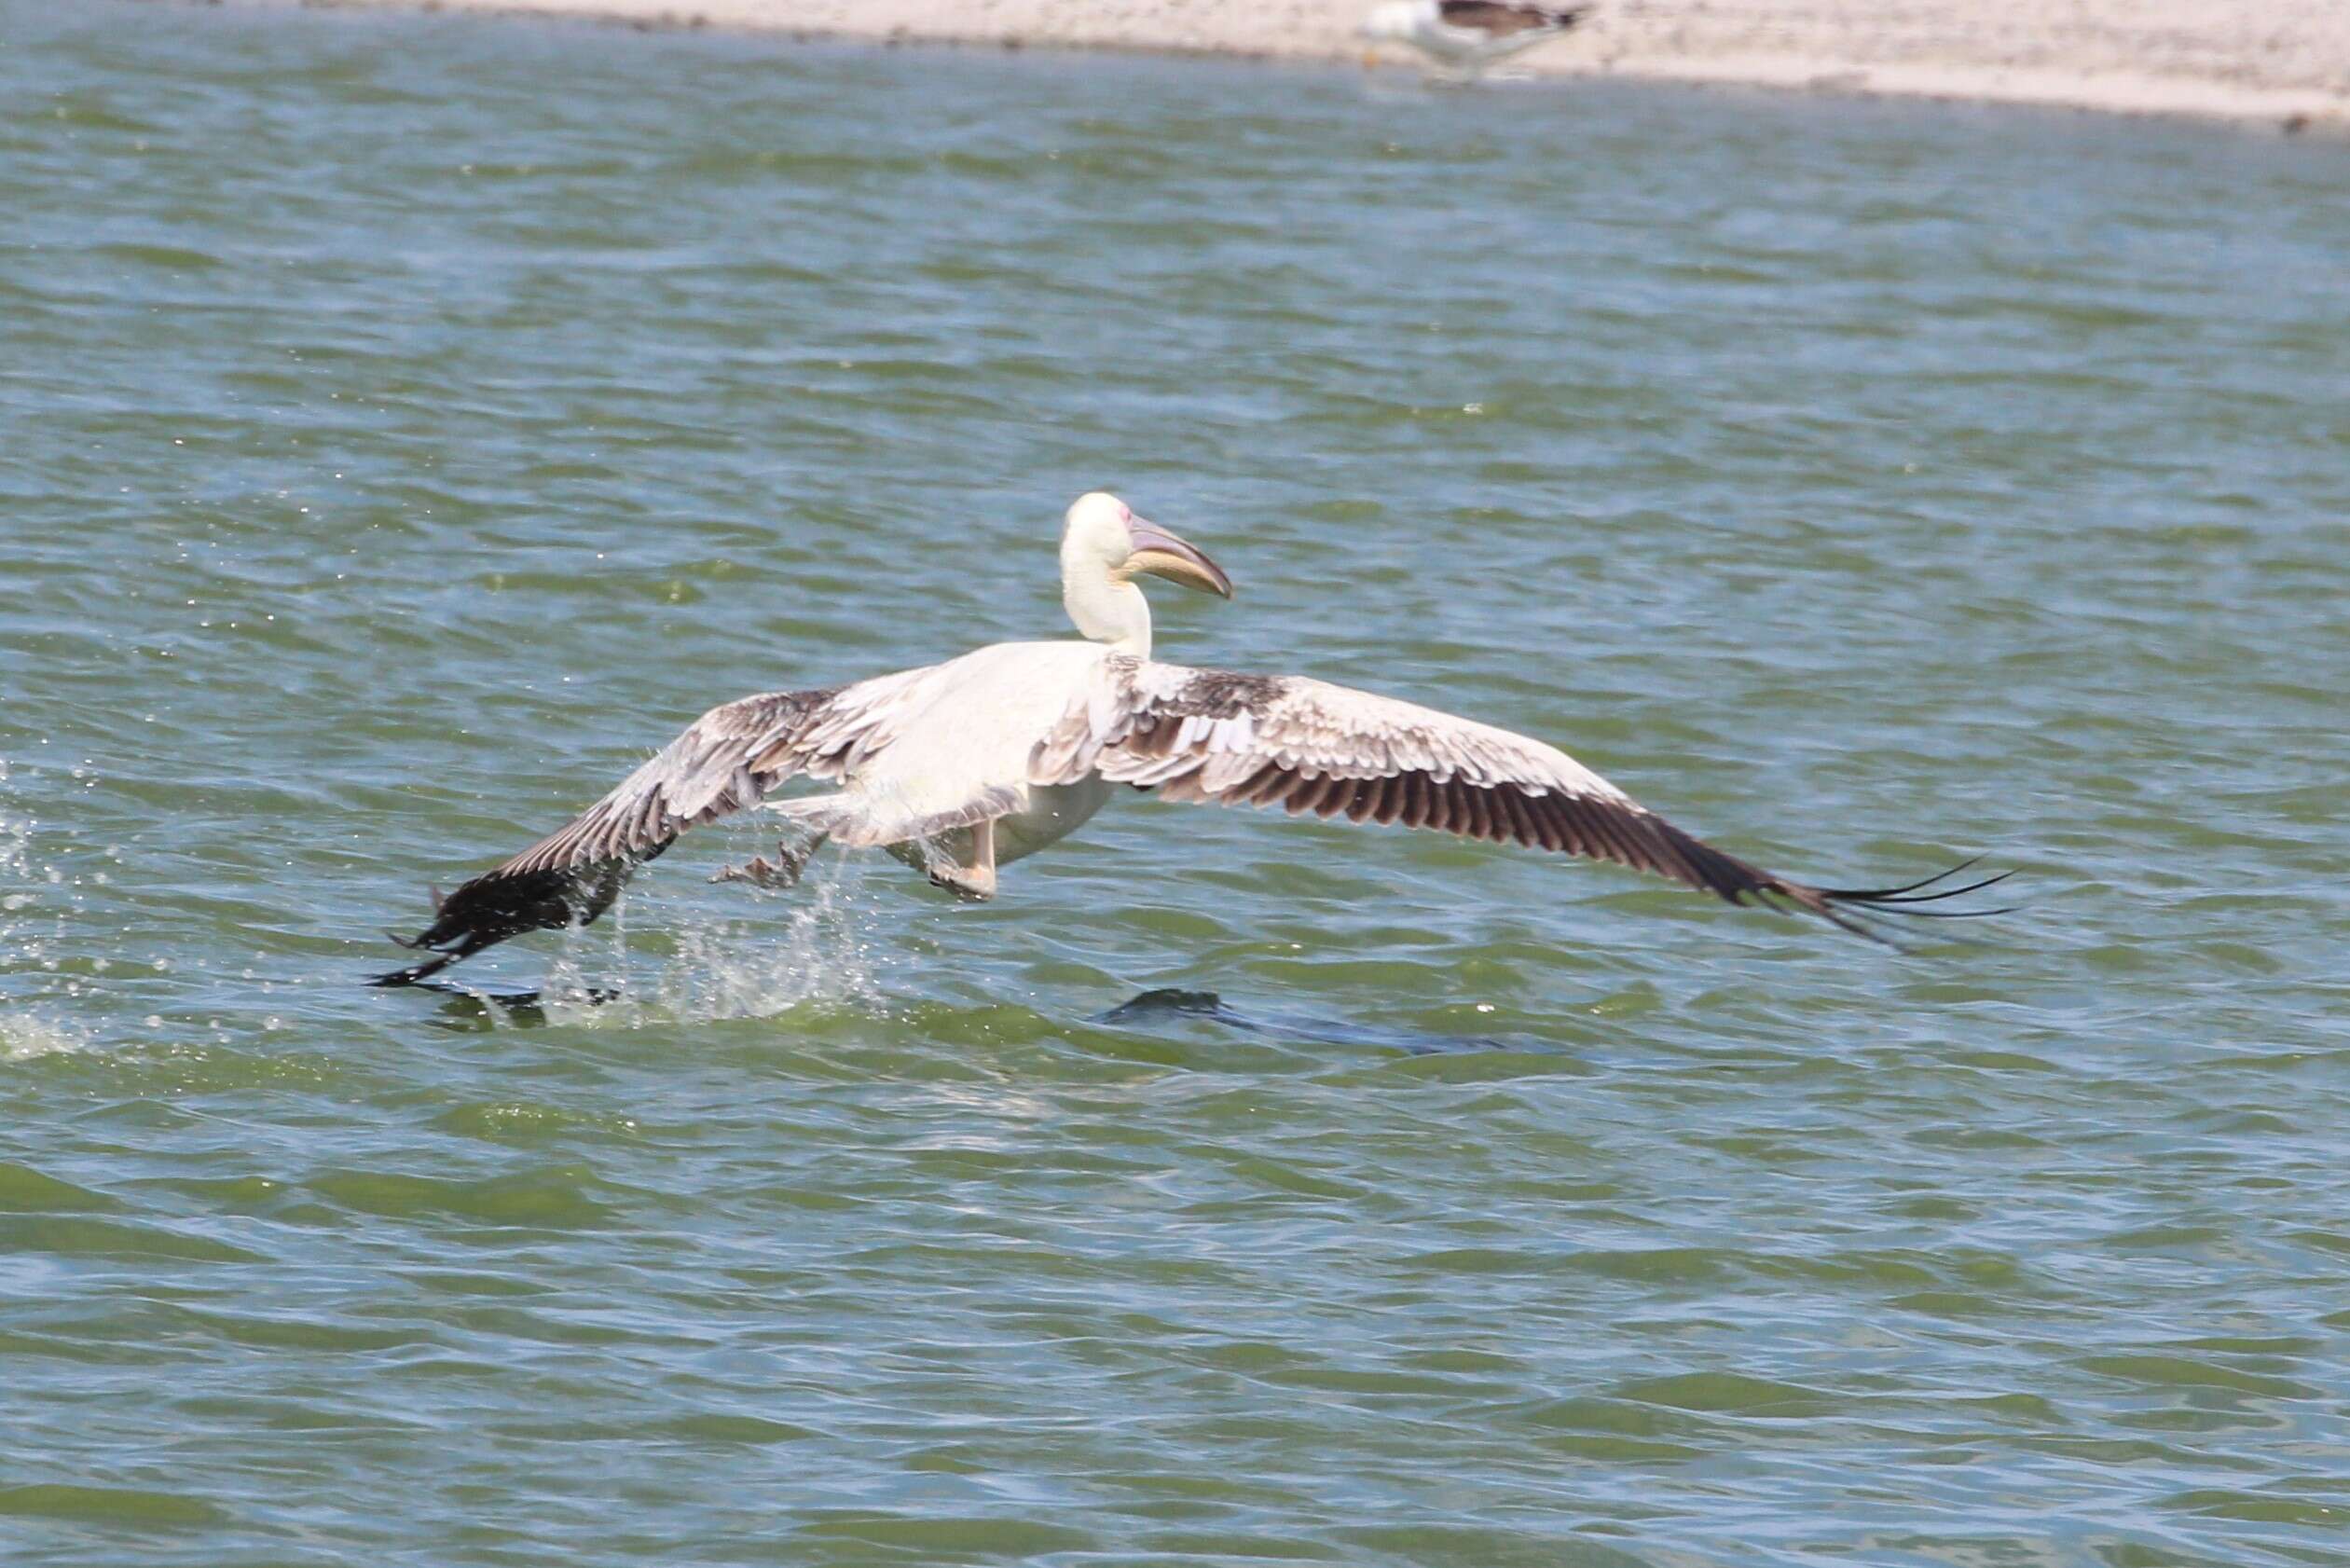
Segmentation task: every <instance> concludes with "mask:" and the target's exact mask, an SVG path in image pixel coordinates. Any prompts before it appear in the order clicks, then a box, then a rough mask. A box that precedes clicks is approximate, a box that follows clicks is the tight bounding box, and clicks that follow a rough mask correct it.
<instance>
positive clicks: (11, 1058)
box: [0, 1011, 89, 1062]
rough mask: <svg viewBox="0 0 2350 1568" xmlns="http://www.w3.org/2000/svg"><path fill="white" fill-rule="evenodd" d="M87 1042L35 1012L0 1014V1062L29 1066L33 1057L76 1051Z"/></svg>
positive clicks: (70, 1028) (78, 1035)
mask: <svg viewBox="0 0 2350 1568" xmlns="http://www.w3.org/2000/svg"><path fill="white" fill-rule="evenodd" d="M88 1044H89V1037H88V1036H87V1035H84V1034H82V1033H81V1032H80V1031H79V1030H77V1029H74V1028H72V1027H69V1026H68V1025H63V1024H60V1023H58V1022H57V1021H56V1020H55V1019H52V1018H47V1017H44V1016H42V1015H41V1014H40V1013H37V1012H30V1011H26V1012H0V1062H29V1061H31V1060H32V1059H33V1058H34V1057H36V1056H53V1055H56V1054H57V1053H58V1052H65V1051H79V1050H80V1049H81V1048H82V1047H83V1046H85V1045H88Z"/></svg>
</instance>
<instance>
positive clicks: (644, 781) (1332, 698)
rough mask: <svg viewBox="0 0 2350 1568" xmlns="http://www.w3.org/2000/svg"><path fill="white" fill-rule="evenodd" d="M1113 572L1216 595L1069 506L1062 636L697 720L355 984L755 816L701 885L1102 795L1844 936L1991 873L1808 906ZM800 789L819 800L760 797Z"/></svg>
mask: <svg viewBox="0 0 2350 1568" xmlns="http://www.w3.org/2000/svg"><path fill="white" fill-rule="evenodd" d="M1138 575H1147V576H1152V577H1160V578H1164V579H1166V580H1167V581H1169V582H1173V583H1178V584H1181V585H1185V586H1187V587H1190V588H1196V589H1201V590H1203V591H1205V592H1208V593H1212V594H1216V595H1218V596H1219V597H1221V598H1231V597H1232V584H1231V579H1230V578H1228V577H1227V576H1225V575H1224V571H1223V569H1222V568H1220V567H1218V566H1217V565H1216V563H1215V562H1214V561H1212V560H1210V559H1209V558H1208V557H1206V556H1205V555H1203V554H1202V553H1201V551H1200V550H1199V549H1198V548H1197V547H1196V546H1194V545H1191V544H1189V543H1185V542H1184V541H1183V540H1181V539H1178V538H1177V537H1175V535H1174V534H1173V533H1170V532H1168V531H1167V530H1165V529H1162V528H1160V527H1159V526H1158V525H1156V524H1154V523H1151V522H1148V521H1146V520H1145V519H1143V518H1141V517H1138V516H1135V515H1134V511H1133V509H1132V508H1130V507H1129V506H1128V505H1127V504H1126V503H1125V502H1122V501H1120V500H1119V499H1118V498H1117V497H1116V496H1114V495H1107V494H1104V493H1103V492H1100V491H1095V492H1094V493H1093V494H1091V495H1086V496H1081V497H1079V500H1078V501H1077V502H1076V503H1075V504H1074V505H1072V506H1071V507H1070V508H1069V510H1068V514H1067V516H1066V517H1065V520H1064V525H1063V528H1062V533H1061V602H1062V605H1063V606H1064V607H1065V609H1066V610H1067V612H1068V615H1069V619H1070V620H1071V621H1072V622H1073V623H1075V625H1076V626H1077V629H1078V630H1079V633H1081V634H1082V640H1075V641H1059V642H999V643H996V644H995V645H993V646H991V647H986V648H981V649H978V650H976V651H975V652H972V653H966V654H964V655H963V656H962V657H960V658H955V659H949V660H948V661H947V662H946V663H944V664H939V665H930V666H928V667H924V668H921V669H910V670H905V671H903V672H901V673H900V674H896V675H883V676H878V677H875V678H874V679H873V680H870V681H858V682H857V683H856V684H854V685H849V686H839V687H831V688H827V689H823V690H817V691H802V692H776V693H772V694H770V695H764V696H751V697H744V698H742V699H741V700H740V701H737V702H730V703H727V704H725V705H724V706H722V707H719V708H711V709H710V710H709V711H708V713H705V714H703V715H702V716H701V717H700V718H699V719H696V720H695V721H694V722H693V723H691V724H689V725H687V726H686V729H685V733H684V734H683V735H680V736H678V737H677V739H675V740H673V741H671V742H670V743H669V744H668V745H667V747H666V748H664V749H663V750H661V751H660V752H659V753H658V754H657V755H655V756H654V757H653V759H652V760H651V761H649V762H647V763H645V764H644V765H643V766H641V767H639V768H638V769H637V771H636V772H634V773H632V774H630V775H629V776H628V777H626V778H625V779H624V780H622V782H621V783H620V785H619V787H618V788H616V789H614V790H613V791H612V792H611V793H610V794H608V795H606V796H605V797H604V798H603V799H602V800H600V801H598V802H597V803H596V804H595V805H592V806H590V807H588V808H587V810H586V811H585V812H584V813H582V814H581V815H580V816H579V817H578V818H576V819H574V820H573V821H572V822H571V823H570V825H569V826H567V827H565V828H563V829H561V830H560V831H558V832H555V833H554V834H552V835H550V836H549V837H547V838H544V839H542V840H541V841H540V842H539V843H537V844H535V845H533V846H530V847H529V848H528V849H526V850H524V851H523V852H522V853H521V854H519V855H516V856H515V857H514V858H513V859H512V860H507V861H505V862H504V863H503V864H502V865H499V866H496V867H494V868H492V869H491V870H489V871H487V872H485V873H482V874H481V875H479V876H476V877H474V879H473V880H472V881H470V882H468V883H466V884H465V885H464V886H463V887H460V888H458V889H457V891H456V892H454V893H452V894H450V895H449V896H448V897H447V898H446V899H438V900H437V901H436V907H435V911H434V916H433V923H432V924H431V925H430V926H428V927H426V928H424V930H423V931H422V932H421V933H419V935H418V936H416V937H415V938H414V939H413V940H410V941H407V942H405V943H404V945H406V946H409V947H414V948H419V949H424V950H428V951H430V952H431V953H432V954H433V956H432V957H431V958H428V959H426V960H425V961H423V962H422V963H419V964H417V965H415V966H414V967H412V968H409V969H405V970H397V971H395V972H393V973H391V974H387V975H384V976H382V977H381V978H380V979H379V980H378V982H377V983H378V984H382V985H409V984H414V983H417V982H418V981H420V980H425V979H428V978H429V977H431V976H432V975H433V974H436V973H438V972H439V971H440V970H444V969H446V968H447V967H448V966H449V965H450V964H453V963H456V962H457V961H458V960H460V959H462V958H467V957H471V956H473V955H474V954H476V953H478V952H480V951H481V950H482V949H484V948H486V947H488V946H491V945H493V944H494V943H497V942H503V941H504V940H506V939H507V938H508V937H513V936H519V935H521V934H523V933H524V932H526V931H534V930H544V929H556V928H562V927H566V926H574V925H585V924H586V923H588V922H589V921H591V920H594V919H595V918H596V917H597V916H598V915H601V914H603V912H604V911H605V910H606V909H608V908H610V907H611V905H612V901H613V900H614V899H615V898H617V897H619V895H620V890H621V887H622V886H623V885H624V884H625V883H626V881H627V880H628V877H629V875H630V873H633V872H634V871H635V870H636V868H637V867H638V866H639V865H641V864H643V863H644V862H645V861H647V860H653V859H654V858H655V857H657V856H659V855H661V854H662V853H664V852H665V851H666V850H667V849H668V847H669V846H670V845H671V844H672V843H673V842H674V841H675V840H676V839H677V836H678V835H679V834H680V833H681V832H685V830H686V829H688V828H692V827H698V826H700V825H701V824H703V823H705V822H714V821H716V820H717V819H718V818H721V817H725V816H729V815H731V814H733V813H735V812H736V811H740V810H743V809H745V808H746V807H749V806H753V805H763V804H764V805H768V807H769V809H772V810H775V811H777V812H779V813H781V814H782V815H783V817H784V818H786V819H787V820H789V821H790V822H791V823H793V824H795V826H796V829H797V832H796V833H795V835H794V837H795V839H796V843H795V845H794V846H792V847H790V848H786V849H781V850H779V851H778V854H779V855H780V857H781V859H780V860H779V861H770V860H766V859H764V858H761V859H758V860H752V861H751V862H749V864H748V865H745V866H739V867H735V868H733V869H731V870H729V871H725V872H721V873H719V875H718V876H717V877H716V878H714V880H719V881H728V880H735V879H743V880H750V881H757V882H763V883H768V884H782V885H786V886H788V885H790V883H791V882H793V881H795V880H797V878H798V875H799V872H800V868H801V866H803V865H804V863H805V862H806V860H807V858H808V856H809V855H810V854H812V853H814V851H815V849H816V847H817V846H818V845H821V844H823V843H824V842H825V841H827V840H828V839H829V840H831V841H833V842H836V843H839V844H842V845H845V846H859V847H867V846H870V847H879V848H885V849H887V850H889V851H890V852H891V853H893V854H895V855H897V856H898V858H899V859H900V860H906V861H908V862H909V863H911V864H914V865H916V866H918V867H920V868H921V869H923V870H925V871H927V872H928V873H929V876H930V879H931V880H932V881H933V882H935V883H937V884H939V885H940V886H941V887H949V888H952V889H954V890H955V891H956V892H958V893H960V894H962V895H964V896H966V897H969V898H973V899H985V898H990V897H993V896H994V894H995V892H996V873H997V871H998V869H999V868H1000V867H1003V866H1006V865H1009V864H1010V863H1011V862H1013V861H1015V860H1020V859H1022V858H1023V857H1024V856H1027V855H1031V854H1033V853H1035V852H1036V851H1037V850H1038V849H1042V848H1044V847H1045V846H1047V845H1050V844H1052V843H1054V842H1055V841H1056V840H1059V839H1061V838H1063V837H1065V836H1066V835H1067V834H1068V833H1070V832H1073V831H1074V830H1076V829H1077V828H1078V827H1079V826H1080V825H1081V824H1083V823H1084V822H1085V820H1086V819H1087V818H1091V817H1092V816H1093V814H1094V813H1095V812H1096V811H1099V810H1100V809H1101V808H1102V805H1104V803H1105V802H1106V801H1107V800H1108V799H1109V798H1110V795H1111V794H1112V793H1113V792H1114V788H1115V786H1117V785H1120V784H1125V785H1131V786H1133V787H1134V789H1137V790H1145V791H1156V792H1157V794H1158V795H1159V797H1160V798H1161V800H1169V801H1189V802H1205V803H1209V804H1213V805H1282V806H1284V807H1285V808H1286V809H1287V810H1288V811H1289V812H1290V814H1291V815H1293V816H1294V815H1296V814H1298V813H1299V812H1305V811H1311V812H1312V813H1314V814H1315V815H1316V816H1319V817H1338V816H1343V817H1345V818H1347V819H1348V820H1349V821H1353V822H1364V821H1377V822H1382V823H1388V822H1400V823H1403V824H1404V825H1406V826H1408V827H1414V828H1436V829H1439V830H1441V831H1443V832H1451V833H1457V834H1460V835H1462V836H1464V837H1467V838H1477V839H1485V840H1489V841H1491V842H1494V843H1517V844H1522V845H1526V846H1531V847H1534V848H1540V849H1551V850H1560V851H1563V852H1565V853H1567V854H1571V855H1580V856H1585V857H1587V858H1589V859H1593V860H1613V861H1615V863H1616V864H1618V865H1624V866H1630V867H1634V868H1636V869H1638V870H1641V871H1648V872H1655V873H1659V874H1661V875H1664V876H1669V877H1671V878H1673V879H1674V880H1676V881H1679V882H1682V883H1683V884H1686V885H1687V886H1689V887H1695V888H1697V889H1700V890H1702V891H1705V892H1710V893H1713V894H1716V895H1718V896H1719V897H1721V898H1723V899H1725V900H1727V901H1729V902H1731V903H1743V902H1745V901H1747V900H1748V899H1750V898H1752V899H1753V900H1754V901H1757V902H1760V903H1762V904H1764V905H1766V906H1767V907H1769V908H1772V909H1780V908H1781V907H1782V905H1781V903H1780V901H1782V900H1783V901H1785V902H1786V903H1789V904H1793V905H1794V906H1795V907H1797V908H1799V909H1803V910H1807V911H1808V912H1810V913H1811V914H1814V915H1820V916H1821V917H1822V918H1824V919H1826V920H1829V921H1832V922H1834V923H1835V924H1836V925H1838V926H1840V927H1843V928H1845V929H1847V930H1849V931H1857V932H1860V933H1861V934H1862V935H1869V936H1875V935H1876V933H1874V932H1871V931H1869V930H1868V929H1867V928H1865V927H1864V926H1862V925H1861V924H1860V923H1859V922H1858V920H1857V919H1856V918H1855V917H1856V916H1859V915H1870V914H1890V915H1931V914H1939V913H1944V912H1939V911H1930V910H1921V909H1915V908H1910V907H1907V906H1909V905H1913V904H1917V903H1931V902H1933V901H1938V900H1941V899H1945V898H1949V897H1952V896H1954V895H1955V894H1957V893H1963V892H1971V891H1972V890H1973V888H1975V887H1987V886H1989V884H1990V883H1991V882H1996V881H1998V880H2000V878H1998V877H1992V878H1988V879H1986V881H1983V882H1977V883H1974V884H1972V885H1971V886H1969V887H1957V888H1950V889H1947V890H1945V891H1942V892H1932V893H1928V892H1923V891H1920V889H1922V888H1925V887H1929V886H1931V885H1934V884H1939V883H1941V882H1943V881H1944V879H1945V878H1946V877H1948V876H1950V875H1951V874H1953V872H1955V871H1956V870H1957V869H1958V868H1955V867H1954V868H1953V871H1952V872H1945V873H1942V875H1940V876H1935V877H1930V878H1928V879H1927V880H1926V881H1925V882H1919V883H1913V884H1911V885H1909V886H1908V887H1879V888H1850V887H1812V886H1810V885H1808V884H1807V883H1802V882H1796V881H1793V880H1791V879H1789V878H1786V877H1782V876H1775V875H1773V874H1771V873H1768V872H1766V871H1762V870H1760V869H1758V868H1756V867H1754V866H1752V865H1749V864H1747V863H1746V862H1745V861H1743V860H1738V859H1736V858H1734V857H1732V856H1730V855H1726V854H1724V853H1723V852H1722V851H1721V850H1719V849H1716V848H1714V847H1713V846H1711V845H1708V844H1705V843H1703V842H1702V841H1700V840H1698V839H1696V838H1693V837H1691V836H1690V835H1689V834H1687V833H1685V832H1682V831H1681V830H1680V829H1678V828H1676V827H1674V826H1673V825H1672V824H1671V823H1670V822H1667V821H1666V820H1665V819H1664V818H1661V817H1658V816H1656V815H1655V814H1654V813H1652V812H1650V811H1649V810H1647V809H1646V808H1645V807H1643V806H1642V805H1639V804H1638V803H1636V802H1635V801H1633V800H1632V799H1631V798H1630V797H1629V796H1628V795H1626V794H1625V793H1624V792H1623V791H1620V790H1618V789H1617V788H1615V785H1613V784H1610V783H1609V782H1608V781H1607V780H1606V779H1604V778H1601V777H1600V776H1599V775H1598V774H1595V773H1593V772H1591V771H1590V770H1589V769H1588V768H1586V767H1584V766H1583V765H1582V764H1581V763H1577V762H1576V761H1575V760H1574V758H1572V757H1570V756H1568V755H1567V754H1566V753H1565V752H1563V751H1560V750H1556V749H1554V748H1552V747H1549V746H1546V745H1544V744H1543V743H1542V742H1541V741H1538V740H1532V739H1529V738H1527V737H1526V736H1520V735H1512V734H1511V733H1510V732H1508V731H1507V730H1500V729H1495V728H1493V727H1492V726H1491V725H1488V724H1479V723H1475V722H1471V721H1469V720H1466V719H1457V718H1454V717H1453V716H1452V715H1451V714H1450V713H1443V712H1439V711H1437V710H1436V709H1435V708H1422V707H1419V706H1417V705H1415V704H1412V703H1408V702H1398V701H1396V700H1395V699H1394V698H1392V697H1382V696H1374V695H1371V694H1369V693H1367V692H1358V691H1354V690H1352V689H1351V688H1348V687H1345V686H1334V685H1330V684H1327V683H1326V682H1324V681H1310V680H1307V679H1305V678H1304V677H1302V676H1268V675H1236V674H1231V673H1230V672H1227V671H1223V670H1214V669H1194V668H1189V667H1186V666H1183V665H1172V664H1161V663H1160V662H1158V661H1156V660H1154V659H1153V658H1152V657H1151V656H1150V606H1149V603H1148V601H1147V600H1146V599H1145V598H1143V593H1142V590H1141V589H1140V588H1138V587H1136V586H1135V585H1134V578H1135V577H1136V576H1138ZM800 775H804V776H806V777H810V778H816V779H821V780H825V781H829V782H831V783H835V784H837V785H839V786H840V788H839V790H838V791H836V792H834V793H831V794H824V795H815V796H810V797H805V798H801V799H795V800H790V801H781V802H772V803H770V802H767V801H766V798H765V797H766V796H767V795H768V794H769V793H771V792H772V791H775V790H776V788H777V787H779V786H780V785H782V784H783V783H784V781H785V780H787V779H789V778H791V777H795V776H800ZM1949 913H1954V914H1955V913H1958V912H1949ZM1984 913H1993V914H1996V913H2001V912H1999V911H1987V912H1984ZM395 940H398V939H395ZM1876 940H1878V941H1883V940H1885V939H1884V938H1882V937H1876Z"/></svg>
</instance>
